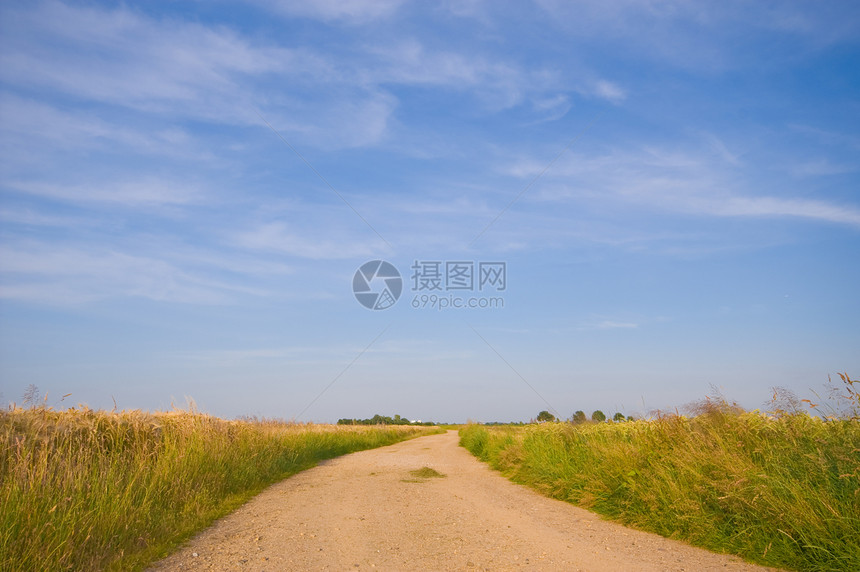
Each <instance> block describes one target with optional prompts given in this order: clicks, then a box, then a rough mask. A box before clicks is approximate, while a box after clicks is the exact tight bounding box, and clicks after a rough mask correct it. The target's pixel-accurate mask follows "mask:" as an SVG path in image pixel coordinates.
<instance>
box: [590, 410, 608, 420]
mask: <svg viewBox="0 0 860 572" xmlns="http://www.w3.org/2000/svg"><path fill="white" fill-rule="evenodd" d="M591 420H592V421H596V422H598V423H603V422H604V421H606V415H605V414H604V413H603V411H601V410H600V409H598V410H597V411H595V412H594V413H592V414H591Z"/></svg>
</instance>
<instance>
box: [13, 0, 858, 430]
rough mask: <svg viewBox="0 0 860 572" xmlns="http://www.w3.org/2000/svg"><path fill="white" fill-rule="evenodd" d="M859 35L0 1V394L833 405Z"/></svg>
mask: <svg viewBox="0 0 860 572" xmlns="http://www.w3.org/2000/svg"><path fill="white" fill-rule="evenodd" d="M858 56H860V5H858V4H857V3H856V2H838V1H833V2H825V3H821V2H775V3H771V2H759V1H749V2H740V1H727V2H686V1H666V2H656V1H645V0H642V1H634V0H623V1H617V2H603V1H591V0H584V1H582V2H576V3H571V2H562V1H554V0H535V1H533V2H526V1H523V2H495V1H492V2H491V1H486V2H484V1H480V0H471V1H469V0H460V1H452V2H445V1H440V2H409V1H406V0H379V1H368V0H355V1H352V2H336V1H334V0H317V1H315V2H292V1H285V2H276V1H274V0H254V1H248V2H243V3H238V2H226V1H209V2H197V1H183V0H175V1H162V2H158V1H151V2H135V1H126V2H99V1H88V2H60V1H46V2H40V1H36V2H3V3H2V4H0V392H2V397H0V402H2V403H8V402H11V401H15V402H18V403H21V400H22V395H23V394H24V392H25V391H26V389H27V387H28V386H29V385H31V384H33V385H35V386H37V387H38V389H39V390H40V392H41V395H43V396H44V395H45V394H47V401H46V403H47V404H48V405H51V406H54V407H66V406H73V405H76V404H86V405H88V406H90V407H93V408H108V409H110V408H113V407H114V406H116V407H118V408H120V409H144V410H155V409H169V408H171V407H173V406H180V407H183V406H185V405H186V403H187V402H188V399H189V398H190V399H193V401H194V402H195V403H196V406H197V407H198V408H199V409H200V410H202V411H205V412H208V413H211V414H214V415H219V416H224V417H236V416H244V415H248V416H253V415H256V416H265V417H279V418H284V419H295V420H299V421H318V422H333V421H335V420H337V419H339V418H365V417H371V416H372V415H374V414H376V413H379V414H382V415H391V416H393V415H394V414H399V415H402V416H404V417H407V418H409V419H422V420H435V421H449V422H463V421H466V420H476V421H494V420H497V421H520V420H528V419H530V418H533V417H535V416H536V415H537V413H538V412H539V411H541V410H549V411H552V412H553V413H555V414H557V415H558V416H560V417H570V416H571V415H572V414H573V412H574V411H576V410H580V409H581V410H584V411H586V412H590V411H592V410H594V409H601V410H603V411H604V412H606V413H608V414H612V413H614V412H616V411H620V412H623V413H625V414H632V415H643V414H647V413H648V412H649V411H653V410H655V409H662V410H672V409H674V408H675V407H678V406H682V405H683V404H685V403H688V402H691V401H693V400H697V399H701V398H703V397H705V396H706V395H710V394H712V393H713V392H715V391H718V392H720V393H721V394H722V395H723V396H725V397H726V398H727V399H729V400H735V401H737V402H738V403H740V404H741V405H743V406H744V407H747V408H749V409H755V408H760V407H763V406H764V404H765V403H766V402H767V401H768V399H770V397H771V395H772V390H771V388H773V387H775V386H778V387H784V388H787V389H789V390H791V391H794V392H795V393H796V394H797V395H798V396H799V397H812V393H811V392H812V391H821V389H822V387H823V384H824V383H825V382H827V379H828V375H830V376H832V377H834V378H835V377H836V373H837V372H848V373H849V375H852V376H853V377H857V376H860V330H858V328H857V324H858V319H860V295H859V294H858V292H860V288H858V286H857V285H858V284H860V176H858V170H860V74H858V73H857V69H860V61H858V59H860V57H858ZM373 261H384V262H386V263H387V264H386V265H383V264H380V263H378V262H377V263H373V264H370V265H369V266H365V264H366V263H368V262H373ZM389 265H390V266H389ZM360 268H363V269H365V272H364V273H363V274H362V273H358V272H359V269H360ZM381 268H385V269H389V270H390V269H391V268H394V269H395V272H394V273H391V272H388V273H387V274H386V272H382V273H381V274H382V275H381V276H380V275H379V274H380V272H379V269H381ZM437 271H438V275H436V274H435V272H437ZM357 273H358V274H357ZM398 275H399V278H398ZM398 286H399V288H398ZM355 289H358V290H359V294H365V296H364V297H362V296H358V297H357V296H356V295H355V291H354V290H355ZM398 290H399V292H398ZM366 294H370V296H367V295H366ZM387 294H390V295H391V297H387ZM374 295H378V296H374ZM395 297H396V298H397V299H396V301H395V302H394V303H393V304H392V303H391V302H392V300H393V298H395ZM361 300H365V301H367V300H370V303H369V304H368V305H369V306H370V308H368V307H365V305H363V304H362V303H361ZM443 304H447V305H448V307H442V305H443ZM455 305H460V306H469V305H473V306H476V307H453V306H455ZM374 307H376V309H374ZM66 394H71V395H70V396H68V397H66V398H64V399H63V398H62V396H63V395H66Z"/></svg>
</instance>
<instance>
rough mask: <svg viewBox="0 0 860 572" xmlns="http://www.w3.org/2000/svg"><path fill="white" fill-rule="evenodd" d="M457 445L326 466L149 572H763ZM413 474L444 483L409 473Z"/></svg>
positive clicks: (434, 444) (437, 438)
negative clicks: (648, 529) (533, 481)
mask: <svg viewBox="0 0 860 572" xmlns="http://www.w3.org/2000/svg"><path fill="white" fill-rule="evenodd" d="M457 443H458V437H457V434H456V432H453V431H449V432H448V433H447V434H445V435H431V436H428V437H422V438H419V439H413V440H411V441H406V442H404V443H398V444H396V445H392V446H390V447H384V448H381V449H374V450H370V451H363V452H360V453H354V454H352V455H347V456H345V457H340V458H338V459H334V460H331V461H328V462H326V463H324V464H321V465H320V466H318V467H315V468H313V469H311V470H308V471H305V472H303V473H300V474H298V475H295V476H293V477H291V478H289V479H287V480H285V481H282V482H281V483H278V484H277V485H274V486H272V487H271V488H269V489H267V490H266V491H264V492H263V493H262V494H260V495H259V496H257V497H256V498H254V499H253V500H252V501H250V502H249V503H248V504H246V505H245V506H243V507H242V508H241V509H239V510H238V511H236V512H235V513H233V514H232V515H230V516H228V517H226V518H224V519H222V520H220V521H218V522H217V523H216V524H214V525H213V526H212V527H211V528H209V529H208V530H206V531H204V532H203V533H201V534H200V535H199V536H197V537H196V538H195V539H194V540H192V541H191V542H190V543H189V544H188V545H187V546H186V547H184V548H183V549H182V550H181V551H180V552H178V553H176V554H174V555H173V556H171V557H169V558H167V559H165V560H163V561H161V562H159V563H158V564H156V565H155V566H154V567H153V568H151V570H153V571H155V570H243V571H264V570H266V571H272V572H276V571H280V570H368V569H376V570H398V571H399V570H404V571H405V570H422V571H423V570H513V569H518V570H519V569H523V570H565V571H572V570H595V571H601V570H606V571H610V570H611V571H618V570H654V571H657V570H690V571H693V570H696V571H698V570H721V571H725V570H766V568H760V567H756V566H752V565H749V564H745V563H743V562H742V561H740V560H739V559H736V558H733V557H728V556H722V555H717V554H712V553H710V552H706V551H704V550H701V549H698V548H692V547H690V546H687V545H684V544H681V543H679V542H675V541H671V540H667V539H665V538H662V537H659V536H656V535H653V534H647V533H644V532H638V531H635V530H630V529H627V528H624V527H622V526H620V525H617V524H613V523H610V522H605V521H603V520H601V519H600V518H599V517H598V516H596V515H594V514H591V513H589V512H588V511H585V510H582V509H580V508H577V507H575V506H572V505H569V504H567V503H564V502H561V501H557V500H552V499H548V498H544V497H542V496H540V495H538V494H537V493H535V492H533V491H531V490H529V489H526V488H524V487H521V486H518V485H515V484H512V483H511V482H509V481H508V480H507V479H505V478H503V477H501V476H500V475H499V474H497V473H495V472H493V471H492V470H490V469H488V468H487V467H486V466H485V465H483V464H482V463H480V462H479V461H477V460H476V459H475V458H474V457H472V456H471V455H470V454H469V453H468V452H467V451H465V450H464V449H462V448H461V447H459V446H458V444H457ZM423 467H430V468H432V469H435V470H436V471H438V472H439V473H442V474H444V475H445V476H444V477H429V478H421V477H417V476H415V475H413V474H411V472H410V471H413V470H416V469H421V468H423Z"/></svg>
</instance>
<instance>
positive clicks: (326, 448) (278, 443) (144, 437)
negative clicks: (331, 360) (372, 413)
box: [0, 408, 438, 571]
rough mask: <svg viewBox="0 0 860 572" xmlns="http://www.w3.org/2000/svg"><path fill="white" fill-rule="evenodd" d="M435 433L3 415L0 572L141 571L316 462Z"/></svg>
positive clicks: (107, 415) (164, 417) (136, 415)
mask: <svg viewBox="0 0 860 572" xmlns="http://www.w3.org/2000/svg"><path fill="white" fill-rule="evenodd" d="M436 431H438V430H436V429H432V428H427V427H424V428H419V427H409V426H398V427H393V426H376V427H374V426H357V427H352V426H330V425H310V424H288V423H283V422H275V421H266V420H263V421H258V420H254V421H228V420H224V419H219V418H217V417H212V416H209V415H204V414H200V413H195V412H184V411H175V412H168V413H142V412H125V411H124V412H119V413H115V412H105V411H93V410H90V409H86V408H83V409H70V410H67V411H55V410H52V409H50V408H30V409H22V408H14V409H7V410H3V411H0V447H2V451H0V570H4V571H5V570H9V571H14V570H104V569H108V570H136V569H141V568H143V567H144V566H145V565H146V564H147V563H150V562H152V561H153V560H154V559H157V558H159V557H161V556H164V555H166V554H167V553H169V552H170V551H171V550H172V549H174V548H176V547H177V546H178V545H179V544H180V543H181V542H183V541H184V540H186V539H188V538H189V537H190V536H191V535H193V534H194V533H195V532H197V531H199V530H201V529H202V528H204V527H206V526H207V525H209V524H210V523H212V522H213V521H214V520H215V519H217V518H218V517H221V516H224V515H225V514H227V513H229V512H231V511H232V510H234V509H236V508H237V507H239V506H240V505H241V504H242V503H244V502H245V501H247V500H248V499H249V498H251V497H252V496H254V495H255V494H257V493H258V492H260V491H261V490H262V489H264V488H265V487H266V486H268V485H271V484H272V483H275V482H277V481H278V480H280V479H283V478H285V477H287V476H289V475H292V474H294V473H297V472H299V471H301V470H303V469H307V468H309V467H311V466H313V465H315V464H316V463H317V462H318V461H320V460H323V459H329V458H332V457H336V456H339V455H343V454H346V453H350V452H353V451H358V450H362V449H370V448H374V447H380V446H383V445H389V444H392V443H395V442H398V441H402V440H404V439H408V438H411V437H415V436H418V435H425V434H429V433H433V432H436Z"/></svg>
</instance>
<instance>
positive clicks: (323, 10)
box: [257, 0, 403, 24]
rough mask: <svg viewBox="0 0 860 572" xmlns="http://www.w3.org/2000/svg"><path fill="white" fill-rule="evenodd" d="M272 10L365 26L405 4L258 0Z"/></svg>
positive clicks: (365, 0) (369, 0)
mask: <svg viewBox="0 0 860 572" xmlns="http://www.w3.org/2000/svg"><path fill="white" fill-rule="evenodd" d="M257 1H258V3H259V4H261V5H263V6H266V7H267V8H269V9H270V10H272V11H274V12H277V13H281V14H284V15H287V16H293V17H295V16H298V17H303V18H311V19H314V20H322V21H324V22H342V23H346V24H366V23H368V22H372V21H375V20H378V19H381V18H387V17H389V16H391V15H392V14H394V13H395V12H396V11H397V10H398V8H400V6H401V5H402V4H403V0H349V1H347V2H344V1H343V0H313V2H306V1H303V0H257Z"/></svg>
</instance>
